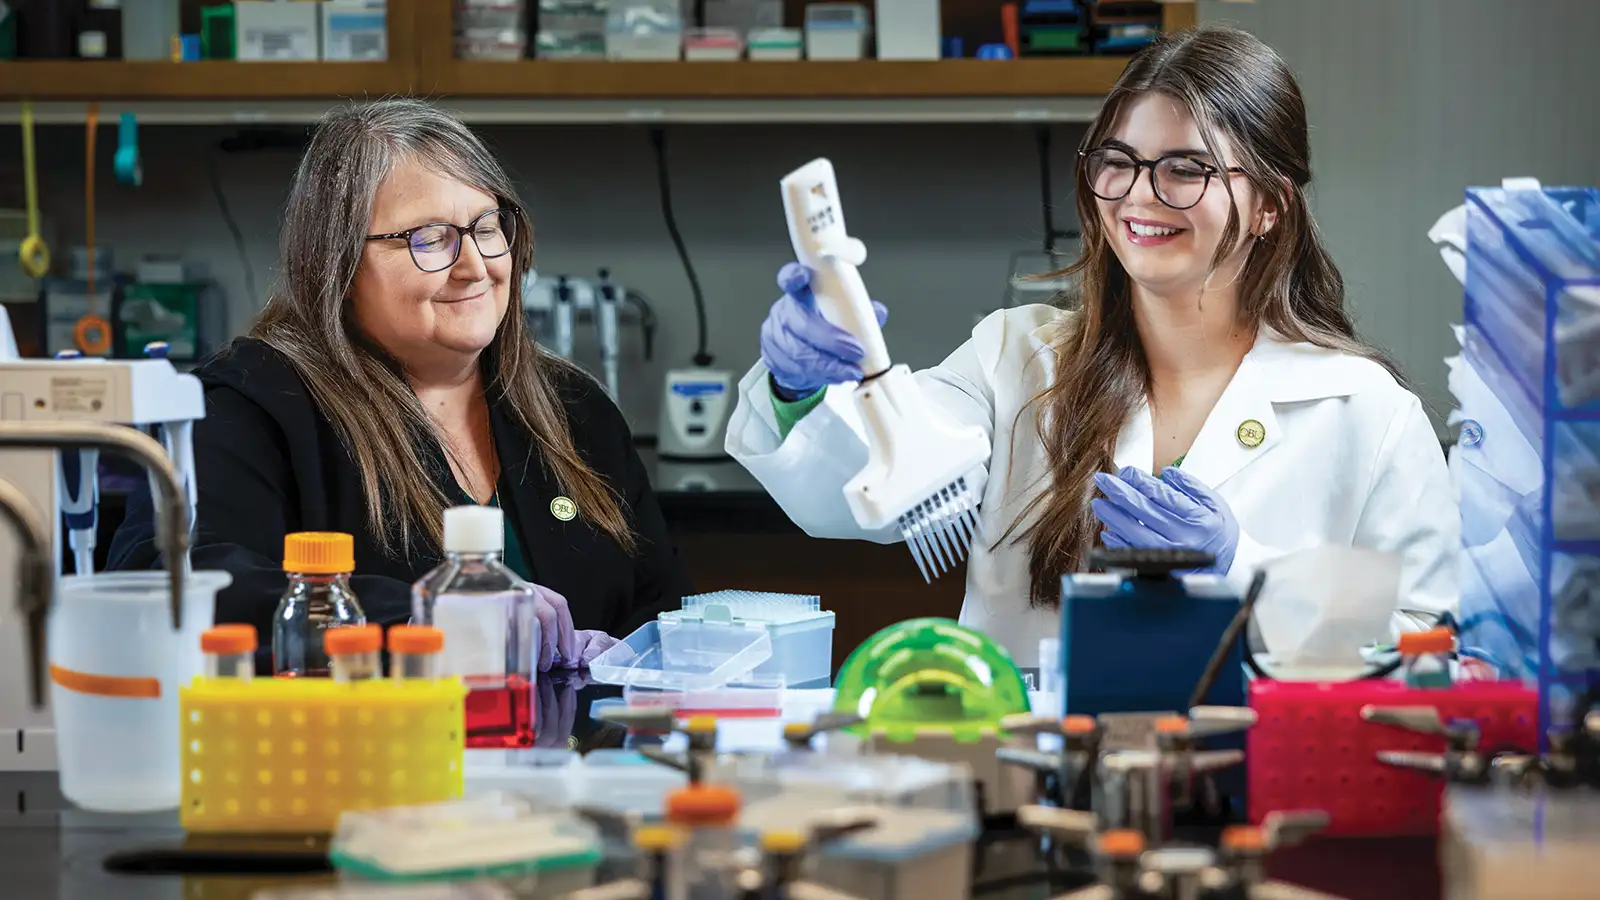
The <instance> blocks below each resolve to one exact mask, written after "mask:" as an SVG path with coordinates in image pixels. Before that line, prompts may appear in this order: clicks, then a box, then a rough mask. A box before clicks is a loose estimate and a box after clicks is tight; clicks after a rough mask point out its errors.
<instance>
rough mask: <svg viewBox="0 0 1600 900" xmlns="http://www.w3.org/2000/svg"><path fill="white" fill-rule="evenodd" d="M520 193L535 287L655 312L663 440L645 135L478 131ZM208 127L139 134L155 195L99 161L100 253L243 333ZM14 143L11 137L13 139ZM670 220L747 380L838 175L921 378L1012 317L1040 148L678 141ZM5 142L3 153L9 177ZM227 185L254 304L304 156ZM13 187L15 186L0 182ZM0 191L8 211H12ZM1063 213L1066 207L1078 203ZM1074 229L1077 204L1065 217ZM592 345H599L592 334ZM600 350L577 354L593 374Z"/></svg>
mask: <svg viewBox="0 0 1600 900" xmlns="http://www.w3.org/2000/svg"><path fill="white" fill-rule="evenodd" d="M1078 128H1079V126H1056V127H1055V129H1054V131H1053V136H1054V145H1055V150H1056V152H1055V154H1054V155H1055V156H1056V157H1057V165H1056V169H1057V176H1056V178H1057V182H1058V184H1060V183H1065V184H1068V185H1070V177H1069V175H1070V171H1071V170H1070V168H1068V167H1069V166H1070V164H1071V160H1072V156H1073V152H1074V151H1075V149H1076V147H1077V142H1078V139H1079V135H1080V131H1079V130H1078ZM481 131H482V133H483V134H484V135H485V136H486V137H487V138H488V139H489V140H490V141H491V143H492V144H493V145H494V146H495V148H496V150H497V152H498V153H499V154H500V155H501V157H502V159H503V160H504V161H505V163H506V164H507V165H508V166H509V167H510V168H511V169H512V170H513V172H514V173H515V175H516V177H517V179H518V181H519V182H520V184H521V185H522V189H523V191H524V198H525V199H526V200H527V201H528V204H529V206H530V207H531V215H532V218H533V221H534V225H535V229H536V233H537V238H538V245H539V249H538V253H537V256H536V266H537V268H538V269H539V271H540V273H541V275H546V274H548V275H554V274H557V273H570V274H578V275H584V276H589V277H592V276H593V275H594V273H595V270H596V269H597V268H598V267H600V266H609V267H610V268H611V269H612V271H613V277H615V278H616V279H618V280H620V281H621V282H623V283H624V284H627V285H631V286H634V287H637V288H638V289H639V290H641V291H643V292H644V293H645V294H646V295H648V296H649V297H650V298H651V300H653V301H654V304H655V307H656V310H657V314H658V316H659V317H660V319H661V329H660V334H659V335H658V339H657V344H656V353H655V359H654V361H653V362H652V363H650V364H649V365H646V364H645V363H644V362H643V359H642V347H641V342H640V340H639V338H638V333H637V331H635V332H633V333H631V334H629V335H628V342H627V345H626V346H625V348H624V354H625V355H624V373H623V382H624V384H623V407H624V410H625V411H626V412H627V413H628V414H629V417H630V419H631V420H632V421H633V423H634V427H635V429H636V430H637V431H640V432H643V433H647V434H653V433H654V432H655V416H656V415H657V408H658V397H657V395H658V394H659V388H658V387H657V386H658V385H659V384H660V375H661V373H662V372H664V371H665V370H666V368H668V367H669V366H682V365H687V364H688V362H689V359H690V357H691V356H692V355H693V353H694V350H695V340H696V335H695V320H694V315H693V304H692V300H691V294H690V291H689V286H688V282H687V280H686V278H685V277H684V274H683V269H682V267H681V265H680V264H679V262H678V257H677V254H676V252H675V251H674V250H673V247H672V243H671V241H670V240H669V238H668V236H667V231H666V228H665V226H664V225H663V220H662V216H661V208H660V200H659V197H658V194H657V191H656V176H655V167H654V161H653V157H652V155H651V147H650V142H649V138H648V134H647V132H646V131H645V130H644V129H643V128H637V127H622V126H618V127H590V126H581V127H580V126H548V127H532V126H485V127H483V128H482V129H481ZM228 133H229V131H228V130H226V129H221V128H217V129H212V128H201V127H165V128H154V127H152V128H145V129H142V130H141V135H140V142H141V151H142V156H143V158H144V159H145V161H146V162H145V170H146V171H145V182H144V185H143V186H142V187H140V188H137V189H131V188H124V187H121V186H119V185H116V184H114V183H111V180H110V178H109V174H110V173H109V168H110V164H109V159H110V154H111V152H112V147H111V145H110V144H109V143H103V144H102V149H101V153H100V158H101V161H102V164H101V166H100V169H99V171H100V172H101V173H102V174H101V175H100V176H99V187H98V189H97V191H96V195H97V198H98V209H97V216H96V217H97V226H96V228H97V240H98V241H100V242H102V243H110V244H111V245H113V246H114V247H115V252H116V254H117V257H118V259H119V260H129V261H131V260H135V259H137V257H138V256H139V255H140V254H143V253H151V252H176V251H182V252H183V253H184V254H186V255H187V256H189V257H191V258H197V259H205V260H208V261H209V262H210V264H211V266H212V269H213V273H214V275H215V276H216V277H218V278H219V279H220V280H221V281H222V282H223V283H224V284H225V285H226V287H227V289H228V291H229V293H230V295H231V297H232V298H233V302H232V309H231V314H232V315H231V319H232V325H233V327H234V329H235V330H243V329H245V328H246V327H248V323H249V321H250V318H251V316H252V315H253V314H254V312H255V310H256V309H257V308H259V303H258V301H257V300H256V299H255V298H252V297H250V296H248V292H247V290H246V288H245V279H244V274H243V269H242V266H241V264H240V262H239V259H238V253H237V252H236V250H235V248H234V244H233V240H232V238H231V237H230V236H229V233H228V231H227V229H226V228H225V227H224V224H223V218H222V216H221V213H220V212H219V208H218V204H217V202H216V200H215V198H214V196H213V193H212V190H211V187H210V182H209V179H208V177H207V170H206V166H205V164H204V154H203V150H204V148H205V147H206V146H208V144H214V143H215V142H216V141H217V140H218V139H219V138H221V137H223V136H225V135H226V134H228ZM12 134H15V131H12ZM666 135H667V154H668V160H669V166H670V169H671V181H672V191H673V206H674V209H675V212H676V216H677V220H678V225H679V228H680V230H681V232H682V234H683V237H684V241H685V243H686V244H687V245H688V249H689V253H690V256H691V259H692V260H693V262H694V265H695V269H696V271H697V273H698V274H699V277H700V282H701V286H702V288H703V290H704V294H705V297H706V303H707V307H708V309H709V316H708V318H709V320H710V328H709V331H710V348H711V352H712V353H713V354H715V356H716V357H717V363H718V364H719V365H721V366H725V367H728V368H731V369H733V370H735V371H736V372H740V373H742V372H743V371H744V370H745V369H746V368H748V367H749V365H750V364H751V363H752V362H754V360H755V357H756V354H757V346H756V340H757V334H758V330H759V328H760V324H761V320H762V318H763V317H764V316H765V314H766V311H767V308H768V307H769V306H770V305H771V303H772V301H773V300H774V299H775V298H776V297H777V288H776V286H775V284H774V279H775V276H776V273H777V270H778V268H779V266H781V265H782V264H783V263H784V262H786V261H788V259H789V258H790V251H789V249H788V234H787V231H786V230H785V226H784V222H783V211H782V205H781V201H780V200H779V194H778V179H779V178H781V177H782V176H783V175H784V174H785V173H787V172H788V171H790V170H791V169H793V168H795V167H796V166H799V165H801V164H803V163H805V162H806V161H808V160H810V159H811V158H813V157H816V156H827V157H830V158H831V159H832V160H833V162H834V164H835V166H837V168H838V171H839V173H840V174H839V177H840V179H841V190H842V191H843V192H844V193H845V196H846V201H847V215H848V216H849V218H850V227H851V230H852V231H854V232H856V233H857V234H859V235H861V236H862V238H863V239H864V240H865V242H866V243H867V246H868V248H869V263H868V266H867V268H866V269H865V270H864V274H865V277H866V279H867V283H868V285H869V287H870V288H871V289H872V290H873V292H874V295H875V296H876V297H878V298H879V299H881V300H883V301H884V302H885V303H887V304H888V306H889V307H890V308H891V311H892V312H891V317H890V323H889V327H888V330H887V335H888V339H889V341H890V342H891V344H890V346H891V348H892V349H893V350H894V351H895V352H896V354H897V355H898V356H900V357H902V358H903V359H904V360H905V361H906V362H908V363H910V364H912V365H914V366H925V365H932V364H934V363H937V362H938V361H939V360H940V359H941V358H943V356H944V355H945V354H946V353H948V352H949V351H950V350H952V349H954V348H955V347H956V346H957V345H958V344H959V343H960V342H961V340H963V339H964V337H965V336H966V335H967V333H968V332H969V331H970V329H971V327H972V324H973V321H974V317H975V316H976V315H977V314H978V313H980V312H982V311H987V310H990V309H993V308H995V307H997V306H999V305H1000V301H1001V296H1002V292H1003V288H1004V285H1005V281H1006V277H1007V274H1008V271H1009V263H1010V256H1011V253H1012V252H1013V251H1015V250H1027V249H1037V246H1038V244H1039V242H1040V241H1041V240H1042V234H1043V226H1042V213H1041V211H1040V198H1039V186H1038V175H1037V173H1038V162H1037V155H1036V149H1035V144H1034V137H1033V132H1032V131H1031V130H1030V129H1029V128H1028V127H1024V126H1020V125H1019V126H1007V125H992V126H928V125H906V126H839V127H816V126H808V127H799V126H706V125H694V126H688V125H686V126H676V127H674V126H669V127H668V129H667V132H666ZM12 143H13V142H12V141H5V142H4V145H3V146H0V171H4V170H5V169H6V167H7V160H6V158H5V156H4V154H6V153H14V152H15V150H14V149H13V147H12ZM41 144H42V146H41V148H40V158H41V159H42V160H46V161H49V170H48V171H47V172H45V173H41V180H42V185H41V192H42V193H43V195H44V198H45V200H44V202H45V205H46V207H47V208H48V210H49V211H50V213H51V216H52V218H53V219H55V221H56V223H57V227H56V230H57V233H58V234H59V235H62V236H64V237H62V238H61V239H60V243H62V244H63V245H64V244H65V243H67V238H68V237H73V238H75V239H76V240H75V242H76V241H81V237H79V236H81V235H82V233H83V232H82V221H83V171H82V170H83V150H82V144H83V134H82V129H80V128H68V127H55V128H50V129H46V130H45V132H44V136H43V137H42V138H41ZM218 159H219V162H218V174H219V181H220V182H221V184H222V186H223V190H224V193H225V195H226V197H227V202H228V206H229V207H230V209H231V211H232V213H233V216H234V218H235V219H237V220H238V222H239V224H240V226H241V230H242V231H243V232H244V237H245V244H246V247H247V249H248V252H249V257H250V261H251V263H252V265H253V267H254V270H255V280H256V284H257V287H258V292H259V291H264V290H265V288H266V285H267V284H268V280H269V278H270V276H271V274H272V270H273V267H274V266H275V265H276V251H277V245H276V240H277V227H278V219H279V211H280V208H281V205H282V203H283V199H284V194H285V191H286V189H287V184H288V180H289V177H290V175H291V174H292V171H293V165H294V162H295V160H294V158H293V157H292V156H286V155H283V154H277V155H255V156H231V155H224V156H220V157H219V158H218ZM0 183H3V182H0ZM3 191H4V188H0V206H6V205H16V201H13V200H11V199H10V198H8V197H6V195H5V194H4V193H3ZM1068 201H1070V197H1069V198H1068ZM1060 205H1061V206H1062V207H1063V209H1062V211H1061V213H1060V215H1062V216H1065V217H1066V218H1067V220H1068V222H1067V223H1066V224H1070V223H1071V219H1072V217H1073V215H1072V212H1071V203H1070V202H1063V203H1062V204H1060ZM584 337H585V338H587V337H588V335H587V334H585V335H584ZM592 351H593V347H592V343H591V344H589V345H584V344H582V343H580V346H579V353H580V355H584V354H585V352H587V354H588V355H587V356H585V358H586V359H589V360H593V358H594V357H593V353H592Z"/></svg>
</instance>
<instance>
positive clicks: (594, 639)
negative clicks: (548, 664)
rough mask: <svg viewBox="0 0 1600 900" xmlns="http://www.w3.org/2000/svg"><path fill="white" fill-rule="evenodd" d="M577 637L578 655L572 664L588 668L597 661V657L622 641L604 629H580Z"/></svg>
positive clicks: (576, 666)
mask: <svg viewBox="0 0 1600 900" xmlns="http://www.w3.org/2000/svg"><path fill="white" fill-rule="evenodd" d="M577 638H578V641H577V643H578V655H577V658H576V659H574V660H572V665H573V666H574V667H575V668H583V669H587V668H588V667H589V664H590V663H592V662H594V661H595V657H598V656H599V655H600V654H602V653H604V652H606V651H607V650H608V649H610V648H611V647H613V646H615V645H616V644H618V643H620V642H619V641H618V640H617V639H616V638H614V637H612V636H611V635H609V634H606V633H605V632H604V631H580V632H578V635H577Z"/></svg>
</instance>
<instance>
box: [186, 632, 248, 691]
mask: <svg viewBox="0 0 1600 900" xmlns="http://www.w3.org/2000/svg"><path fill="white" fill-rule="evenodd" d="M200 651H201V652H202V653H204V654H205V655H206V677H207V678H237V679H239V680H240V681H249V680H250V679H251V678H253V677H254V676H255V674H256V628H255V626H254V625H218V626H216V627H215V628H209V629H207V630H206V632H205V633H204V634H202V635H200Z"/></svg>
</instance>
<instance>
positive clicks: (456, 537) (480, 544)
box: [444, 506, 506, 553]
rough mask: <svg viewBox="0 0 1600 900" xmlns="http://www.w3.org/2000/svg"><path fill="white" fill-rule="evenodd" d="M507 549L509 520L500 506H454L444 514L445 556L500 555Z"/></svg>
mask: <svg viewBox="0 0 1600 900" xmlns="http://www.w3.org/2000/svg"><path fill="white" fill-rule="evenodd" d="M505 547H506V517H505V513H504V512H503V511H502V510H501V509H500V507H498V506H452V507H450V508H449V509H447V510H445V511H444V551H445V552H446V553H500V552H502V551H504V550H505Z"/></svg>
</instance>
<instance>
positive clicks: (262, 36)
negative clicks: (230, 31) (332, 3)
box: [233, 0, 322, 62]
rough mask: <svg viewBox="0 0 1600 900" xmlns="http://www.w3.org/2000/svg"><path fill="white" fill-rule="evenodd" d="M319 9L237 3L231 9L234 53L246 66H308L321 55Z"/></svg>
mask: <svg viewBox="0 0 1600 900" xmlns="http://www.w3.org/2000/svg"><path fill="white" fill-rule="evenodd" d="M321 11H322V10H321V6H320V4H317V3H310V2H305V0H294V2H274V0H239V2H237V3H235V4H234V5H233V19H234V30H235V39H234V49H235V53H236V54H237V58H238V59H239V60H241V61H246V62H263V61H272V62H288V61H294V62H309V61H312V60H316V59H318V58H319V57H320V55H321V51H322V41H321V33H322V21H321V19H322V17H321Z"/></svg>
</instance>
